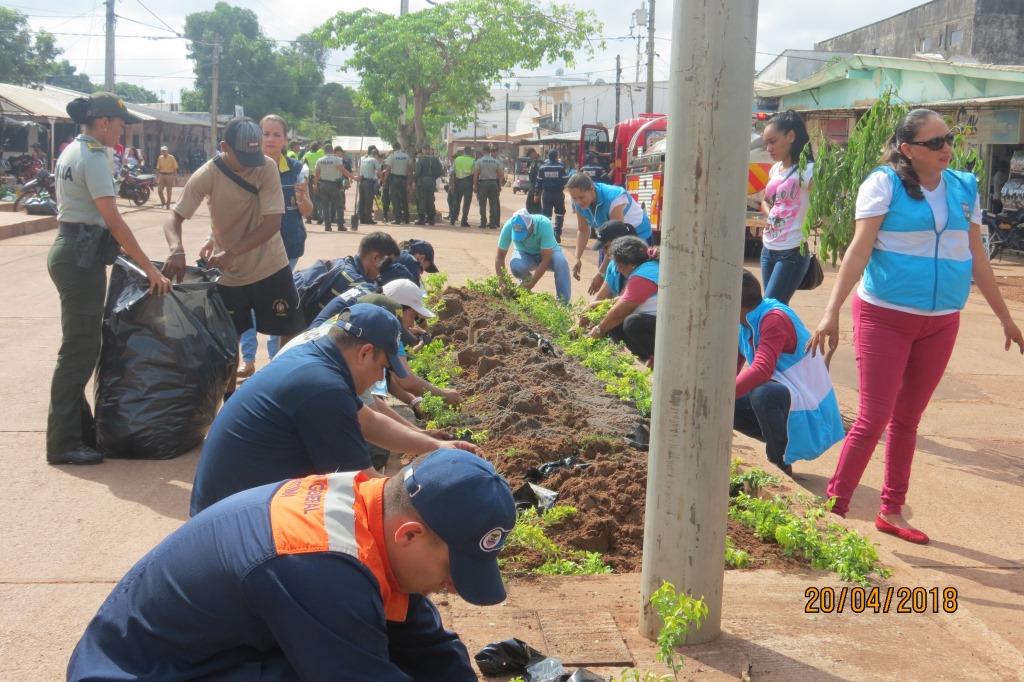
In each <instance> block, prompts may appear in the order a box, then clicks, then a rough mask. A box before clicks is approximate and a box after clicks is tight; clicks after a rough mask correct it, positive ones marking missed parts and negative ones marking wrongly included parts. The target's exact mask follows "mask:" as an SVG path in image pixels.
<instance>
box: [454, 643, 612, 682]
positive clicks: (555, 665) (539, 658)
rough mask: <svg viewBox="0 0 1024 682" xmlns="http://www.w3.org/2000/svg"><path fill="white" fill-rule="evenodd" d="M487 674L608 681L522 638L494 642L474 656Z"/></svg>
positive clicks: (543, 680)
mask: <svg viewBox="0 0 1024 682" xmlns="http://www.w3.org/2000/svg"><path fill="white" fill-rule="evenodd" d="M473 658H474V660H475V661H476V665H477V667H478V668H480V672H481V673H483V675H484V676H485V677H498V676H501V675H506V676H507V675H521V676H522V677H523V679H525V680H526V681H527V682H607V679H608V678H606V677H602V676H600V675H595V674H594V673H592V672H590V671H589V670H587V669H586V668H579V669H578V670H576V671H574V672H572V673H570V672H568V671H567V670H566V669H565V668H564V667H563V666H562V662H561V661H560V660H559V659H557V658H551V657H548V656H545V655H544V654H542V653H541V652H539V651H537V650H536V649H534V648H533V647H532V646H530V645H529V644H527V643H526V642H524V641H523V640H521V639H516V638H512V639H506V640H504V641H501V642H493V643H491V644H488V645H487V646H485V647H484V648H483V649H481V650H480V651H478V652H477V654H476V656H474V657H473Z"/></svg>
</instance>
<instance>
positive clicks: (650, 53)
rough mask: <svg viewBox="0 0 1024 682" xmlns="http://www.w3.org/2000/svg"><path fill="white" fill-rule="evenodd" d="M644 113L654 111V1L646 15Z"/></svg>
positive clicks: (652, 0)
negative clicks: (645, 92)
mask: <svg viewBox="0 0 1024 682" xmlns="http://www.w3.org/2000/svg"><path fill="white" fill-rule="evenodd" d="M678 7H679V5H678V4H677V5H676V8H677V9H678ZM644 111H646V112H647V113H651V112H652V111H654V0H651V6H650V8H649V10H648V15H647V102H646V103H645V104H644Z"/></svg>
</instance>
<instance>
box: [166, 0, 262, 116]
mask: <svg viewBox="0 0 1024 682" xmlns="http://www.w3.org/2000/svg"><path fill="white" fill-rule="evenodd" d="M184 35H185V37H186V38H188V39H189V43H188V57H189V59H191V60H193V62H195V64H194V67H193V69H194V70H195V74H196V83H195V90H194V93H188V95H187V99H186V95H185V93H183V94H182V102H183V103H186V104H187V107H188V108H189V109H197V110H203V109H209V106H210V104H209V103H210V93H211V89H212V78H213V49H214V44H215V43H217V42H219V43H220V45H221V51H220V67H219V68H220V90H219V99H218V109H219V112H218V113H230V112H232V111H234V108H235V105H236V104H238V105H242V106H244V107H245V111H246V113H247V114H249V115H252V116H262V115H263V114H265V113H268V112H269V111H271V110H272V109H273V108H274V107H273V103H274V93H275V92H276V91H277V90H278V89H280V88H281V87H282V79H281V75H282V72H281V70H280V69H279V68H278V64H277V62H276V60H275V53H274V43H273V42H272V41H271V40H269V39H268V38H267V37H266V36H265V35H263V31H262V30H261V29H260V24H259V20H258V19H257V18H256V14H255V12H253V11H252V10H248V9H243V8H241V7H234V6H232V5H229V4H227V3H226V2H218V3H217V4H216V5H215V6H214V8H213V9H212V10H210V11H208V12H195V13H193V14H189V15H188V16H187V17H185V33H184Z"/></svg>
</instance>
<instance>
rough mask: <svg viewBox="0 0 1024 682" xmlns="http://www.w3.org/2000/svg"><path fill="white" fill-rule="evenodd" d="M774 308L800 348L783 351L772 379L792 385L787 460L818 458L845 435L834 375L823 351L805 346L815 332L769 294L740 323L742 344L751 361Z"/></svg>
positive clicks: (744, 353)
mask: <svg viewBox="0 0 1024 682" xmlns="http://www.w3.org/2000/svg"><path fill="white" fill-rule="evenodd" d="M772 310H781V311H783V312H784V313H786V315H787V316H788V317H789V319H790V321H791V322H792V323H793V327H794V328H795V329H796V351H794V352H793V353H783V354H781V355H780V356H779V362H778V364H777V365H776V366H775V373H774V374H773V375H772V380H773V381H777V382H779V383H780V384H782V385H783V386H785V387H786V388H787V389H789V397H790V405H789V420H788V422H787V424H786V431H787V435H788V437H789V442H788V443H787V444H786V453H785V455H784V460H785V462H786V464H792V463H793V462H795V461H797V460H800V459H816V458H817V457H818V456H820V455H821V454H822V453H823V452H825V451H826V450H828V449H829V448H830V447H832V445H834V444H835V443H838V442H839V441H841V440H842V439H843V438H844V437H845V435H846V434H845V432H844V431H843V419H842V417H841V416H840V415H839V402H838V401H837V400H836V392H835V390H833V388H832V379H831V378H830V377H829V375H828V368H827V367H826V366H825V360H824V358H822V357H821V355H820V354H819V355H816V356H814V357H812V356H811V354H810V353H808V352H806V351H805V350H804V349H805V347H806V346H807V342H808V340H810V338H811V333H810V331H808V329H807V327H805V326H804V324H803V322H801V321H800V318H799V317H797V316H796V313H794V312H793V310H792V308H790V307H789V306H787V305H784V304H782V303H780V302H778V301H776V300H775V299H773V298H766V299H764V300H763V301H761V305H759V306H758V307H756V308H754V309H753V310H752V311H750V313H749V314H748V315H747V324H741V325H739V328H740V339H739V348H740V352H741V353H742V354H743V357H744V358H746V360H747V363H748V364H753V362H754V353H755V352H756V351H757V345H758V343H759V342H760V339H761V319H762V318H763V317H764V316H765V314H766V313H768V312H770V311H772Z"/></svg>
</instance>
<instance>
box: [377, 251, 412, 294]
mask: <svg viewBox="0 0 1024 682" xmlns="http://www.w3.org/2000/svg"><path fill="white" fill-rule="evenodd" d="M404 256H405V258H406V259H408V260H404V259H403V258H402V256H399V257H398V259H397V260H395V261H393V262H391V263H388V264H387V265H386V266H385V267H384V269H383V270H381V271H380V277H378V278H377V283H378V284H380V286H384V285H385V284H387V283H388V282H394V281H396V280H400V279H404V280H407V281H412V282H415V283H416V286H419V283H420V264H419V261H417V260H416V258H415V257H414V256H413V255H412V254H408V253H406V254H404ZM409 261H412V262H411V263H410V262H409Z"/></svg>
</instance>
